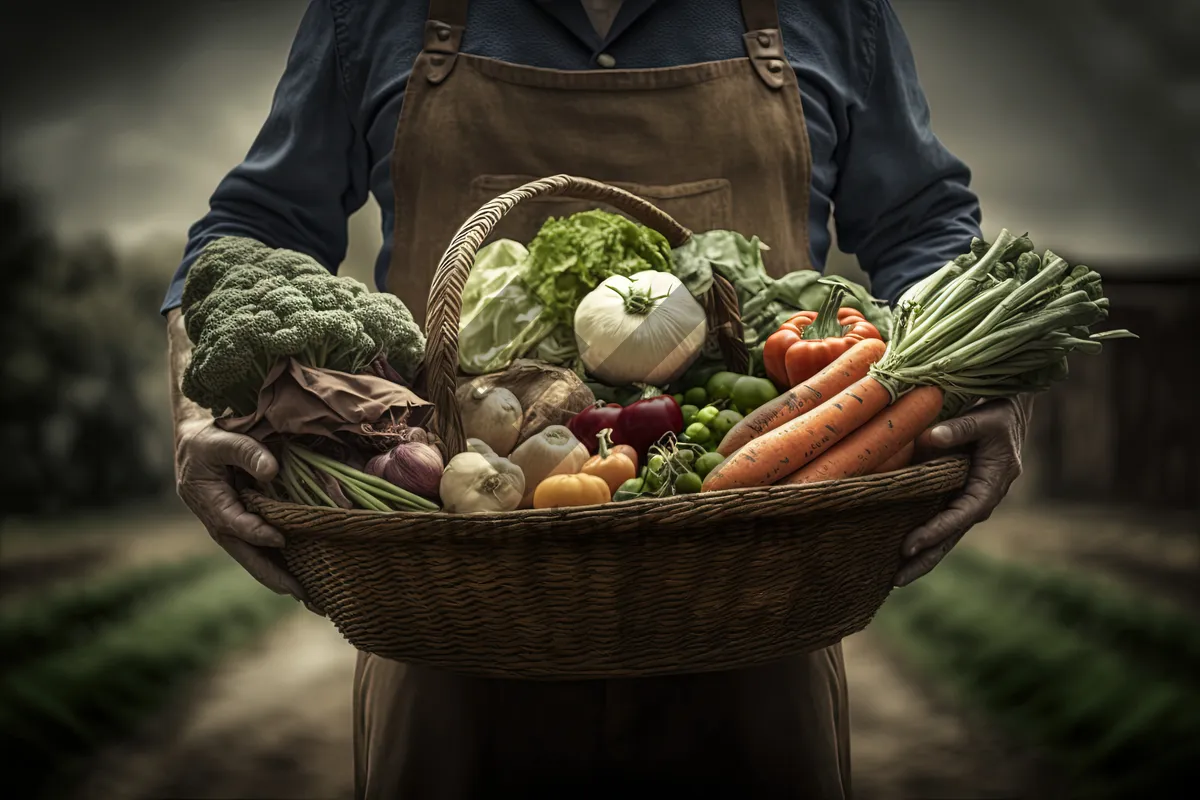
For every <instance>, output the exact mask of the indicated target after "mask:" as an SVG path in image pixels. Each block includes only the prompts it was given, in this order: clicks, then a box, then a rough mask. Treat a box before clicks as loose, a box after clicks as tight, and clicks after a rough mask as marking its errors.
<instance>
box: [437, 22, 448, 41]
mask: <svg viewBox="0 0 1200 800" xmlns="http://www.w3.org/2000/svg"><path fill="white" fill-rule="evenodd" d="M437 37H438V39H440V40H441V41H443V42H444V41H447V40H448V39H449V38H450V29H449V28H447V27H445V26H444V25H443V26H440V27H439V28H438V29H437Z"/></svg>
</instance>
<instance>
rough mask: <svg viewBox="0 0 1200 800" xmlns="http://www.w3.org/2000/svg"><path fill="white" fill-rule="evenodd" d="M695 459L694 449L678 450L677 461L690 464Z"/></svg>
mask: <svg viewBox="0 0 1200 800" xmlns="http://www.w3.org/2000/svg"><path fill="white" fill-rule="evenodd" d="M695 460H696V453H695V452H694V451H692V450H680V451H679V463H681V464H691V463H692V462H693V461H695Z"/></svg>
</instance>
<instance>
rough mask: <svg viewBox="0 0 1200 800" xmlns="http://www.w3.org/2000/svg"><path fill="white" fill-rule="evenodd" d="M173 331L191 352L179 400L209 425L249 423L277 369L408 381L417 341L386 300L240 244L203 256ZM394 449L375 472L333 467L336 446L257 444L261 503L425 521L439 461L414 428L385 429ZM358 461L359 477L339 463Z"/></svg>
mask: <svg viewBox="0 0 1200 800" xmlns="http://www.w3.org/2000/svg"><path fill="white" fill-rule="evenodd" d="M181 310H182V312H183V317H184V324H185V327H186V329H187V333H188V337H189V338H190V339H191V340H192V343H193V345H194V349H193V351H192V357H191V361H190V362H189V364H188V366H187V369H186V371H185V372H184V376H183V386H182V388H183V392H184V394H185V395H187V396H188V397H189V398H190V399H191V400H193V401H194V402H196V403H198V404H199V405H202V406H204V407H205V408H208V409H210V410H211V411H212V412H213V413H214V414H215V415H216V416H218V417H222V416H233V417H236V416H244V415H248V414H252V413H253V412H254V411H255V409H256V408H257V407H258V406H259V403H260V393H261V391H262V389H263V386H264V382H265V381H266V380H267V378H268V375H269V374H271V373H272V371H274V370H276V369H277V368H278V366H279V365H280V364H282V363H284V362H286V361H288V360H295V361H297V362H300V363H302V364H304V365H306V366H307V367H312V368H316V369H323V370H331V371H338V372H347V373H361V372H365V371H367V370H368V369H369V368H370V367H371V366H372V365H379V364H386V365H387V368H388V369H395V370H402V371H403V373H404V374H406V375H408V376H410V377H411V376H412V375H413V374H414V373H415V372H416V370H417V367H418V366H419V365H420V363H421V361H422V359H423V357H424V352H425V338H424V336H423V335H422V333H421V330H420V328H419V327H417V325H416V323H415V322H414V321H413V318H412V314H411V313H409V311H408V309H407V308H405V307H404V305H403V304H402V303H401V302H400V301H399V300H398V299H396V297H394V296H393V295H389V294H378V293H372V292H369V291H368V289H367V287H366V286H364V285H363V284H362V283H360V282H359V281H356V280H353V279H352V278H340V277H337V276H334V275H332V274H330V273H329V271H328V270H327V269H325V268H324V267H322V266H321V265H320V264H318V263H317V262H316V261H314V260H313V259H312V258H310V257H309V256H306V255H304V254H303V253H297V252H293V251H289V250H278V249H274V248H270V247H267V246H266V245H264V244H262V243H260V242H257V241H254V240H253V239H247V238H242V237H226V238H222V239H217V240H216V241H214V242H212V243H210V244H209V245H208V246H206V247H205V248H204V250H203V251H202V252H201V254H200V256H199V257H198V258H197V260H196V262H195V264H193V266H192V268H191V270H190V272H189V274H188V279H187V282H186V283H185V284H184V291H183V301H182V306H181ZM385 433H386V434H387V437H389V438H384V439H383V440H382V441H385V442H389V443H391V442H395V444H396V446H397V449H396V450H393V451H391V452H390V453H389V455H388V459H387V461H386V462H382V461H374V462H372V463H371V464H369V465H368V464H367V463H366V461H365V459H361V458H360V459H345V458H343V459H337V458H334V457H331V455H330V454H328V453H323V452H321V450H322V449H327V450H328V449H331V447H332V449H333V450H334V451H335V452H339V453H340V452H343V451H344V450H345V449H346V445H345V443H344V442H337V441H324V442H321V441H318V442H309V443H308V444H309V445H311V446H305V445H304V443H303V442H300V441H298V440H296V439H294V438H288V437H278V438H276V440H274V441H271V442H269V444H270V445H271V446H272V447H273V449H274V450H275V452H276V455H277V456H278V459H279V462H280V467H281V468H280V471H279V475H278V477H277V478H276V479H275V481H274V482H273V483H272V484H271V485H269V486H266V487H263V489H264V491H266V493H267V494H268V495H270V496H271V497H274V498H277V499H287V500H290V501H292V502H297V503H303V504H306V505H317V506H327V507H331V508H363V509H369V510H373V511H393V510H397V509H405V510H413V511H418V510H419V511H433V510H437V508H438V506H437V504H436V503H434V502H433V501H432V500H430V499H429V487H430V478H429V473H430V471H431V470H432V469H434V468H435V461H434V459H435V457H436V470H437V476H438V479H440V475H441V463H440V462H441V454H440V452H438V451H437V450H436V449H435V448H433V447H432V446H431V445H430V443H429V441H428V439H427V437H426V436H425V434H424V432H423V431H421V430H420V429H419V428H408V427H407V426H405V425H404V424H403V423H402V422H395V421H392V422H390V423H388V429H387V430H386V431H385ZM347 460H360V461H363V464H361V465H360V466H363V467H364V469H358V468H356V467H354V466H351V465H349V464H347V463H345V462H346V461H347Z"/></svg>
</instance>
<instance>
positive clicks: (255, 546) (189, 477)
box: [175, 421, 321, 613]
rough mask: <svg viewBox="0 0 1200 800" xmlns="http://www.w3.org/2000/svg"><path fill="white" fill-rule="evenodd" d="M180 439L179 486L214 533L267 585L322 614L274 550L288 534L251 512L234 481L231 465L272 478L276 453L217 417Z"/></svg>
mask: <svg viewBox="0 0 1200 800" xmlns="http://www.w3.org/2000/svg"><path fill="white" fill-rule="evenodd" d="M178 439H179V441H178V443H177V444H176V447H175V475H176V490H177V491H178V493H179V496H180V498H182V500H183V502H184V503H185V504H186V505H187V507H188V508H190V509H191V510H192V513H194V514H195V515H196V516H197V517H198V518H199V519H200V521H201V522H202V523H203V524H204V527H205V528H206V529H207V530H208V533H209V535H210V536H212V537H213V539H214V540H215V541H216V543H217V544H219V545H220V546H221V547H222V548H223V549H224V550H225V552H227V553H229V555H230V556H232V557H233V559H234V560H235V561H237V562H238V563H239V564H241V565H242V567H243V568H244V569H245V570H246V571H247V572H249V573H250V575H251V576H252V577H253V578H254V579H255V580H257V581H258V582H259V583H261V584H262V585H263V586H266V587H267V588H268V589H270V590H271V591H273V592H275V593H277V594H290V595H292V596H293V597H295V598H296V599H297V600H300V601H301V602H303V603H304V604H305V605H307V606H308V607H309V609H310V610H312V611H314V612H316V613H321V612H320V610H319V609H316V608H314V607H313V606H312V605H311V604H310V603H309V601H308V596H307V595H306V594H305V592H304V589H303V588H302V587H301V586H300V584H299V583H298V582H297V581H296V579H295V578H294V577H292V575H291V574H289V573H288V571H287V570H286V569H284V568H283V566H282V564H281V562H280V559H279V558H278V557H277V553H276V552H273V550H277V549H278V548H280V547H283V543H284V540H283V534H281V533H280V532H279V531H277V530H275V529H274V528H272V527H271V526H270V525H268V524H267V523H266V522H264V521H263V520H262V518H260V517H258V516H256V515H254V514H252V513H250V512H249V511H247V510H246V507H245V506H243V505H242V503H241V501H240V500H239V499H238V495H237V492H236V490H235V489H234V488H233V486H232V484H231V483H230V474H229V469H230V467H239V468H241V469H243V470H245V471H246V472H248V473H250V474H251V475H253V476H254V477H255V478H257V479H258V480H259V481H263V482H265V481H269V480H272V479H273V478H274V477H275V473H276V472H277V471H278V469H279V465H278V464H277V463H276V461H275V457H274V456H273V455H271V451H270V450H268V449H267V448H265V447H263V446H262V445H261V444H259V443H258V442H257V441H255V440H254V439H252V438H250V437H249V436H243V435H241V434H236V433H229V432H228V431H223V430H221V429H220V428H218V427H217V426H216V425H214V424H213V423H212V422H211V421H206V422H193V423H187V424H186V425H185V427H183V428H182V429H181V430H180V431H179V435H178Z"/></svg>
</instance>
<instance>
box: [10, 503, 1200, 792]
mask: <svg viewBox="0 0 1200 800" xmlns="http://www.w3.org/2000/svg"><path fill="white" fill-rule="evenodd" d="M143 524H145V527H143ZM143 524H137V525H128V526H124V527H122V528H121V529H120V530H117V529H116V528H115V527H113V526H111V525H110V526H108V527H107V528H104V526H100V527H101V530H100V531H99V532H96V531H89V532H85V533H83V534H81V536H82V538H81V541H85V542H90V543H91V545H92V546H95V547H97V548H99V549H103V550H106V551H107V554H106V555H103V556H96V557H95V558H96V559H99V560H97V561H96V563H101V564H103V565H104V566H105V568H110V567H112V566H116V565H118V564H123V563H145V562H146V561H148V560H152V559H153V558H160V557H164V556H166V555H168V554H175V555H178V554H180V553H182V552H184V551H187V550H191V549H193V548H194V549H202V548H204V547H211V546H212V545H211V542H209V541H208V540H207V537H205V536H204V534H203V532H202V531H201V530H199V528H198V527H197V526H195V525H194V523H191V522H190V521H188V520H186V518H183V517H180V516H179V515H174V516H172V515H170V514H164V515H161V516H154V515H151V516H150V517H148V518H147V519H146V520H144V521H143ZM1194 524H1195V520H1194V518H1179V519H1167V518H1165V517H1164V518H1162V519H1159V520H1157V521H1155V524H1146V523H1145V521H1144V520H1139V518H1137V517H1131V516H1122V515H1121V514H1120V513H1118V512H1113V511H1111V510H1103V511H1098V510H1095V509H1087V508H1058V507H1056V508H1055V509H1053V510H1047V509H1045V508H1041V509H1039V508H1030V507H1026V506H1022V505H1014V506H1013V507H1010V508H1007V509H1004V510H1002V511H1001V512H999V513H998V514H997V515H996V516H995V517H994V518H993V519H992V520H991V521H989V522H987V523H985V524H984V525H982V526H980V527H979V528H978V529H977V530H976V531H975V532H973V533H972V534H971V537H970V538H969V540H968V541H967V542H966V543H964V545H963V546H973V547H981V548H983V549H985V550H987V551H988V552H991V553H993V554H995V555H998V556H1001V557H1018V556H1019V557H1021V558H1027V559H1032V560H1036V561H1040V562H1046V563H1059V564H1064V565H1065V564H1072V565H1077V566H1081V567H1082V566H1084V565H1087V567H1088V568H1090V569H1095V570H1099V571H1102V572H1106V573H1108V574H1109V575H1111V576H1113V577H1114V578H1117V579H1121V580H1123V581H1124V582H1132V583H1134V584H1138V585H1139V587H1145V588H1148V589H1151V590H1152V591H1154V592H1156V593H1157V594H1160V595H1162V596H1165V597H1171V598H1174V599H1176V600H1181V601H1184V602H1188V601H1189V600H1192V599H1195V598H1194V597H1193V595H1192V594H1190V593H1189V592H1194V591H1195V583H1196V582H1195V580H1194V576H1195V574H1196V566H1197V565H1200V540H1198V539H1197V537H1187V538H1184V537H1177V536H1176V537H1171V538H1169V539H1166V538H1164V537H1163V536H1162V528H1163V527H1164V525H1166V526H1177V525H1186V526H1191V525H1194ZM1191 529H1193V530H1194V529H1195V528H1191ZM7 533H8V532H6V545H7V544H8V543H10V538H11V537H9V536H8V535H7ZM19 538H20V537H19V536H17V537H16V539H19ZM14 540H15V539H14ZM105 540H107V543H108V545H109V547H101V546H100V545H99V544H98V542H104V541H105ZM38 550H40V548H36V547H34V546H32V545H28V546H27V549H26V550H25V551H21V550H20V548H17V549H16V550H13V549H10V548H8V547H7V546H6V547H5V562H7V563H8V564H9V565H10V566H12V565H13V564H14V561H13V556H14V553H16V554H17V555H18V556H20V558H18V559H17V561H23V560H27V559H33V558H34V557H35V556H36V557H37V558H40V559H42V560H43V561H46V559H48V558H51V556H49V555H47V554H46V553H38V552H37V551H38ZM61 551H62V552H61V553H60V554H59V555H60V556H62V557H65V554H68V553H71V552H72V551H74V552H75V553H76V555H77V554H78V552H80V551H79V550H78V549H75V548H70V547H67V546H65V545H64V546H62V547H61ZM1171 576H1174V577H1171ZM1188 576H1192V578H1193V579H1192V580H1191V581H1190V582H1189V581H1188V580H1187V578H1188ZM1195 607H1198V608H1200V605H1197V606H1195ZM846 661H847V669H848V672H849V679H850V685H851V707H852V713H851V723H852V730H853V743H852V751H853V757H854V783H855V796H856V797H858V798H860V800H908V799H909V798H916V797H920V798H929V799H930V800H932V799H933V798H958V799H959V800H966V799H967V798H971V799H978V800H983V798H1002V797H1030V798H1032V797H1035V796H1037V792H1036V790H1035V787H1036V786H1039V785H1041V784H1043V782H1044V780H1045V779H1046V778H1047V777H1049V776H1048V773H1047V771H1046V768H1045V766H1044V765H1041V764H1038V763H1037V762H1036V760H1035V759H1034V758H1033V757H1032V756H1031V755H1030V754H1028V753H1022V752H1020V751H1018V750H1016V749H1015V748H1013V747H1011V746H1010V745H1009V744H1007V743H1006V742H1005V741H1004V740H1003V738H1002V737H1000V736H998V735H997V734H996V733H995V732H993V731H991V730H989V728H988V726H987V725H986V724H985V723H984V722H983V721H982V720H981V719H979V718H978V717H976V716H975V715H973V714H971V713H968V712H966V711H965V710H963V709H962V708H961V707H959V706H958V705H957V704H956V703H955V702H954V701H953V700H952V699H951V698H950V697H949V696H948V695H947V693H946V692H945V691H944V690H943V689H942V687H938V686H934V685H930V684H929V682H928V681H927V680H926V679H924V678H923V677H922V676H919V675H915V674H913V673H911V672H910V671H908V670H907V669H906V667H905V666H904V665H903V664H902V663H899V662H898V661H897V660H896V659H895V658H894V657H893V655H892V654H891V653H890V652H889V650H888V649H887V648H886V646H885V645H884V644H883V643H882V642H881V641H880V640H879V639H878V638H877V637H876V636H875V635H874V633H873V632H872V631H871V630H870V629H868V630H867V631H865V632H863V633H862V634H859V635H856V636H854V637H851V638H850V639H849V640H847V642H846ZM353 669H354V652H353V650H352V649H351V648H350V647H349V646H348V645H347V644H345V643H344V642H343V640H342V639H341V637H340V636H339V634H338V633H337V632H336V631H335V630H334V629H333V627H332V625H330V624H329V623H328V622H327V621H325V620H323V619H321V618H319V617H315V616H313V615H311V614H307V613H305V612H303V611H298V612H297V613H296V614H295V615H293V616H291V617H289V618H288V619H287V620H285V621H284V622H283V623H282V624H280V625H279V626H278V627H277V628H276V629H275V630H273V631H272V632H271V633H270V634H268V635H267V636H266V637H265V638H264V639H263V640H262V641H260V642H259V643H258V644H257V645H255V646H254V647H252V648H249V649H247V650H244V651H242V652H241V653H239V654H237V655H236V656H234V657H233V658H231V659H230V660H229V661H228V662H227V663H226V664H225V665H224V666H223V667H222V668H221V669H220V670H218V671H217V672H216V673H214V674H211V675H209V676H207V677H206V678H204V679H202V680H201V681H199V682H198V683H197V684H196V685H195V686H194V687H193V688H192V690H191V691H190V692H189V693H188V694H187V695H186V696H184V697H182V698H180V700H179V701H178V702H177V703H176V704H175V705H174V707H173V708H170V709H168V710H167V711H165V712H164V713H163V714H161V715H159V716H158V718H156V719H153V720H151V721H150V722H149V724H148V725H147V726H146V727H145V729H144V731H143V732H142V733H141V735H139V736H137V737H136V738H134V739H132V740H129V741H124V742H120V743H117V744H114V745H113V746H112V747H110V748H109V749H108V750H106V751H104V752H102V753H101V754H100V755H99V757H98V758H96V759H95V761H94V763H93V764H92V766H91V768H90V770H89V773H88V775H87V777H86V779H85V780H84V782H83V784H82V786H81V788H80V790H79V792H78V794H77V795H76V797H75V798H74V800H152V799H153V800H157V799H158V798H212V799H213V800H216V799H217V798H247V799H248V798H274V800H301V799H302V798H303V799H306V800H307V799H311V800H335V799H338V798H348V797H350V796H351V791H352V780H353V777H352V765H351V717H350V691H351V690H350V685H351V681H352V676H353Z"/></svg>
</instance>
